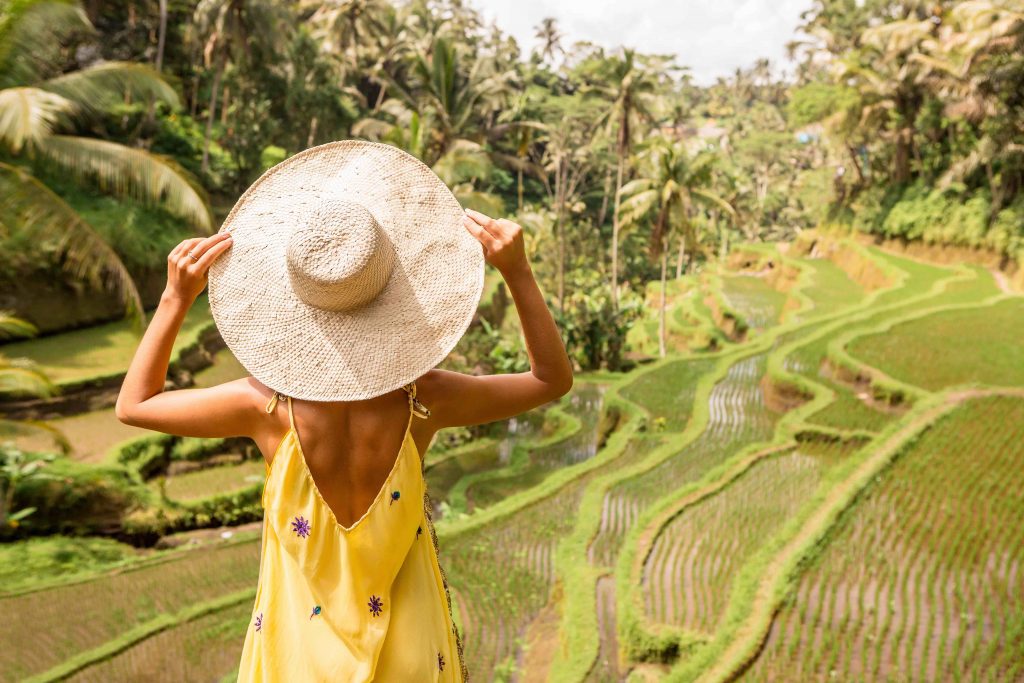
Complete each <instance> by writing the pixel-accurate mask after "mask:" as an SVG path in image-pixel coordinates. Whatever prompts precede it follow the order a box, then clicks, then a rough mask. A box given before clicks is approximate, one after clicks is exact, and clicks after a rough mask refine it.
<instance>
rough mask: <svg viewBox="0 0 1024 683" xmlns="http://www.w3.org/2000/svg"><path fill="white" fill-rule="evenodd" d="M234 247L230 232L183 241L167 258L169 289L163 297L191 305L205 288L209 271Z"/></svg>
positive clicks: (166, 289) (167, 288) (165, 290)
mask: <svg viewBox="0 0 1024 683" xmlns="http://www.w3.org/2000/svg"><path fill="white" fill-rule="evenodd" d="M230 246H231V233H230V232H219V233H217V234H216V235H210V236H209V237H193V238H190V239H187V240H184V241H183V242H181V244H179V245H178V246H176V247H175V248H174V249H172V250H171V253H170V254H169V255H168V256H167V287H166V288H165V289H164V294H163V296H164V298H169V299H172V300H174V301H176V302H179V303H183V304H185V305H186V306H191V305H192V302H193V301H195V300H196V297H197V296H199V294H200V293H201V292H202V291H203V289H205V288H206V276H207V271H209V270H210V266H211V265H213V262H214V261H216V260H217V257H218V256H220V255H221V254H223V253H224V252H225V251H227V250H228V248H229V247H230Z"/></svg>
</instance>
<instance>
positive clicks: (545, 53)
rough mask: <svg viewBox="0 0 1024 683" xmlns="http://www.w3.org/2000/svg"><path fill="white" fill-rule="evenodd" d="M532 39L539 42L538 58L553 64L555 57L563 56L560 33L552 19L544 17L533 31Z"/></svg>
mask: <svg viewBox="0 0 1024 683" xmlns="http://www.w3.org/2000/svg"><path fill="white" fill-rule="evenodd" d="M533 35H534V37H535V38H536V39H537V40H539V41H540V44H541V47H540V58H541V59H542V60H543V61H545V62H548V63H549V64H552V63H554V60H555V56H557V55H559V54H565V49H564V48H563V47H562V38H563V36H562V32H561V31H559V30H558V20H557V19H555V18H554V17H544V18H543V19H541V22H540V24H538V25H537V27H536V28H535V29H534V34H533Z"/></svg>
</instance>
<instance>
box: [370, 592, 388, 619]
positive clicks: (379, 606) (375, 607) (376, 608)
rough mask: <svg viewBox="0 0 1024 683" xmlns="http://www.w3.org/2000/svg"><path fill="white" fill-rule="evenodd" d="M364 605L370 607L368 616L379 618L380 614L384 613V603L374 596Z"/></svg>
mask: <svg viewBox="0 0 1024 683" xmlns="http://www.w3.org/2000/svg"><path fill="white" fill-rule="evenodd" d="M366 604H367V605H369V606H370V614H372V615H373V616H375V617H379V616H380V613H381V612H383V611H384V602H383V601H382V600H381V599H380V598H378V597H377V596H376V595H371V596H370V602H368V603H366Z"/></svg>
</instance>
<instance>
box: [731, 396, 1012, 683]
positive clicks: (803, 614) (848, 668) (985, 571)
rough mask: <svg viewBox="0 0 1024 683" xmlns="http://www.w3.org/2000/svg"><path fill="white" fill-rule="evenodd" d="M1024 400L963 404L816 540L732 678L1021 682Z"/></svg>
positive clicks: (992, 399) (987, 400) (990, 399)
mask: <svg viewBox="0 0 1024 683" xmlns="http://www.w3.org/2000/svg"><path fill="white" fill-rule="evenodd" d="M1022 461H1024V397H991V398H976V399H972V400H968V401H966V402H965V403H964V404H963V405H962V406H961V407H959V408H957V409H956V410H955V411H954V412H953V413H951V414H949V415H947V416H946V417H944V418H942V419H941V420H940V421H939V422H938V423H937V424H936V425H934V426H933V427H931V428H930V429H929V430H928V431H927V432H925V433H924V435H923V436H922V437H920V439H919V440H918V441H917V442H915V443H914V444H912V445H911V446H910V447H908V448H907V449H906V451H905V452H903V453H902V454H901V455H899V456H898V460H897V461H896V462H895V463H894V464H893V465H892V467H891V468H890V469H889V470H887V471H886V472H884V473H883V474H882V476H881V477H880V478H879V479H878V480H877V481H876V482H874V483H873V484H872V485H871V486H870V487H869V489H868V490H867V491H866V492H865V493H864V495H863V500H861V501H860V502H858V504H857V505H856V506H855V507H854V508H852V509H851V510H849V511H848V512H847V514H845V515H844V516H843V518H842V519H841V520H840V521H839V523H838V524H837V525H836V528H835V529H834V531H833V532H832V533H831V534H830V535H829V538H828V542H827V546H826V547H825V548H824V549H823V550H822V552H821V554H820V556H819V557H817V558H816V559H815V561H814V563H813V565H812V566H811V567H809V568H808V570H807V571H806V573H805V574H804V576H803V578H802V579H801V581H800V583H799V585H798V587H797V589H796V591H795V595H794V596H793V597H792V599H791V600H790V601H789V602H788V603H787V604H786V606H785V607H784V608H783V609H782V611H781V612H780V613H779V614H778V616H777V617H776V618H775V620H774V623H773V624H772V629H771V634H770V635H769V637H768V641H767V643H766V644H765V647H764V650H763V652H762V653H761V654H760V656H759V657H758V658H757V660H756V661H755V662H754V664H753V665H752V666H751V668H750V670H749V671H747V672H746V674H745V675H744V677H743V680H749V681H769V680H781V679H784V678H786V677H787V676H795V677H796V678H797V679H799V680H823V679H827V678H834V679H836V680H913V681H937V680H977V681H1015V680H1021V678H1022V677H1024V658H1022V657H1021V653H1022V652H1024V631H1022V629H1021V625H1022V623H1024V590H1022V588H1024V573H1022V572H1024V527H1022V526H1021V525H1020V524H1008V523H1007V522H1008V521H1010V520H1014V519H1016V520H1020V518H1021V514H1022V511H1024V495H1022V493H1021V492H1022V491H1024V467H1021V464H1022Z"/></svg>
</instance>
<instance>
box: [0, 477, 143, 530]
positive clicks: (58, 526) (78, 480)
mask: <svg viewBox="0 0 1024 683" xmlns="http://www.w3.org/2000/svg"><path fill="white" fill-rule="evenodd" d="M46 469H47V472H48V474H49V477H48V478H46V479H30V480H27V481H24V482H22V483H20V484H19V485H18V486H17V488H16V489H15V492H14V500H15V505H16V506H17V507H22V508H25V507H34V508H36V511H35V512H34V513H33V514H32V515H31V516H30V517H28V518H26V519H25V521H24V522H23V524H22V527H21V528H22V529H23V530H24V531H26V532H30V533H32V534H53V533H61V534H69V535H86V534H112V533H116V532H117V531H119V530H120V528H121V526H122V522H123V520H124V518H125V517H126V516H127V515H128V513H129V512H131V511H133V510H136V509H138V508H141V507H143V506H145V505H147V504H148V503H149V502H151V501H152V494H151V493H150V492H149V491H148V490H147V489H146V487H145V486H143V485H142V484H141V483H139V482H138V481H137V480H136V479H135V477H133V476H132V474H131V472H129V471H128V470H126V469H124V468H122V467H115V466H104V465H99V466H97V465H91V464H86V463H80V462H76V461H74V460H70V459H68V458H57V459H56V460H54V461H53V462H52V463H51V464H50V465H49V466H48V467H47V468H46Z"/></svg>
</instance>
